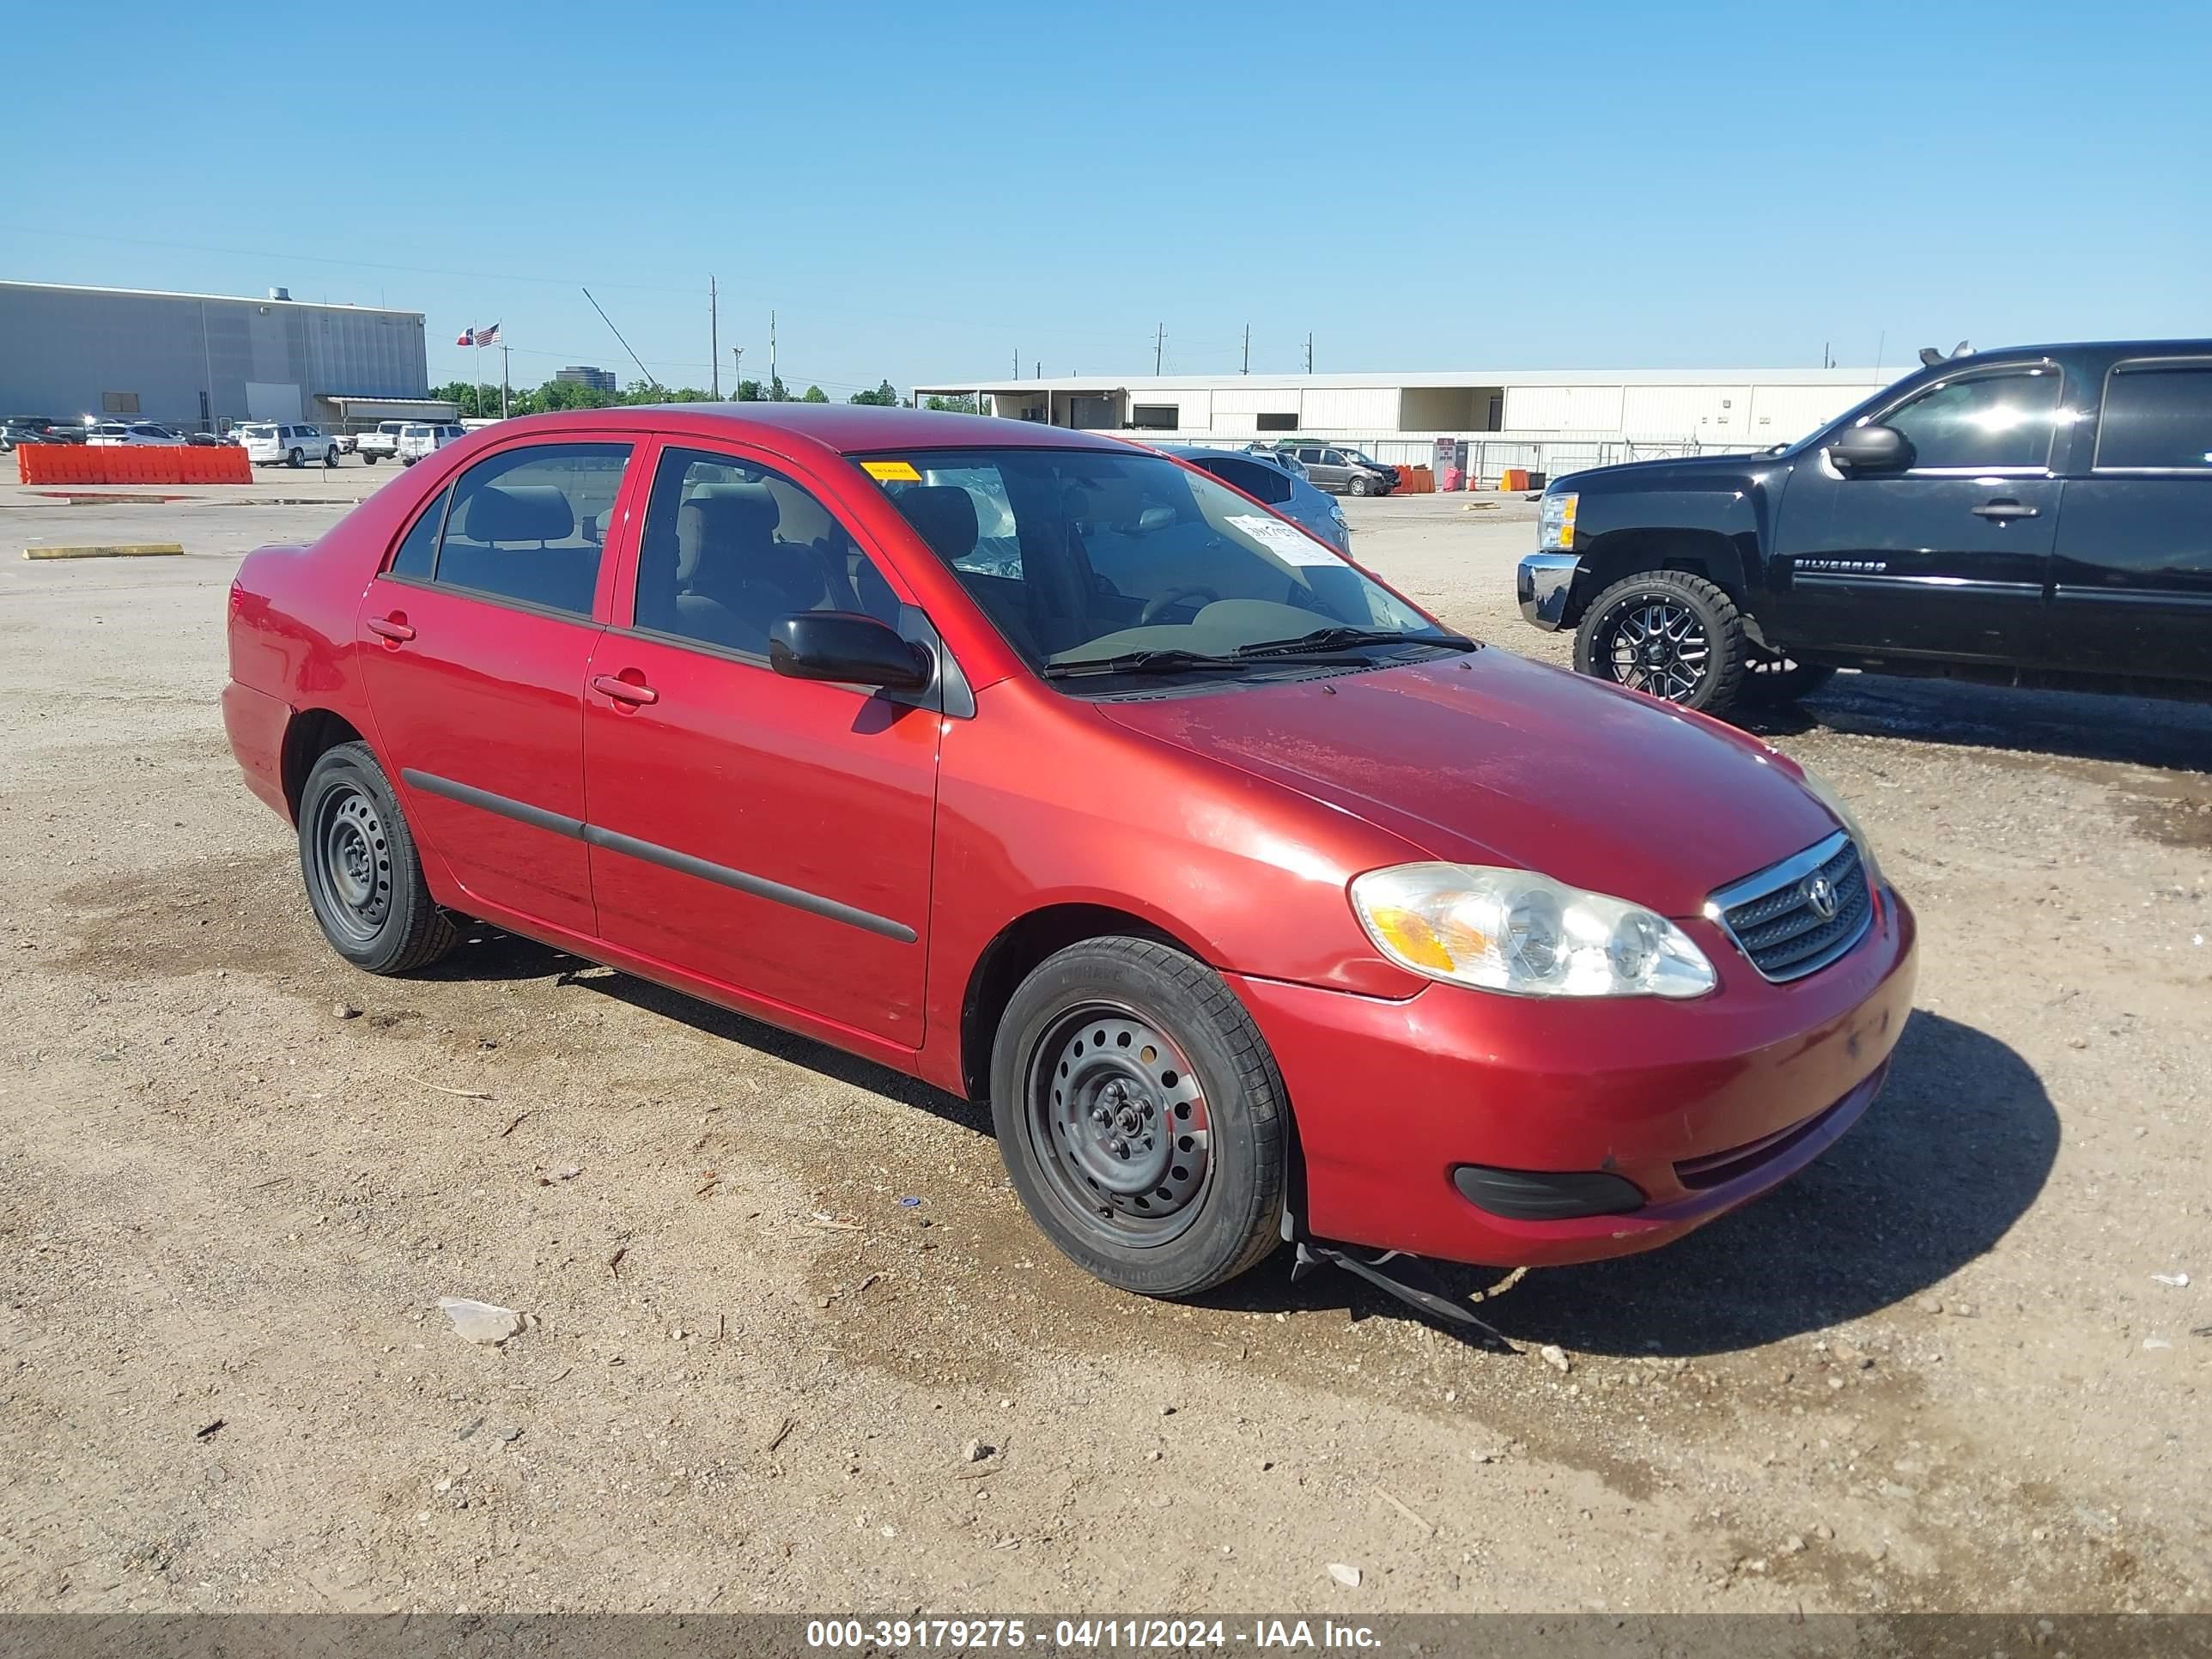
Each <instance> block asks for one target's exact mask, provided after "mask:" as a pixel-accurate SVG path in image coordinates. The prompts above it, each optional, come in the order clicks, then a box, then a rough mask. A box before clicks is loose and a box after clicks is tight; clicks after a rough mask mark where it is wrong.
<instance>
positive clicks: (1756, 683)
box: [1736, 650, 1836, 708]
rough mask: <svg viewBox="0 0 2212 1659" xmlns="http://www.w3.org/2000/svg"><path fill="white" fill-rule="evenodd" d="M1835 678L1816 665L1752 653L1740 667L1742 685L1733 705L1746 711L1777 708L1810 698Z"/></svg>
mask: <svg viewBox="0 0 2212 1659" xmlns="http://www.w3.org/2000/svg"><path fill="white" fill-rule="evenodd" d="M1833 678H1836V671H1835V670H1834V669H1832V668H1826V667H1823V666H1822V665H1820V664H1819V663H1816V662H1799V661H1798V660H1797V659H1796V658H1794V657H1778V656H1776V655H1775V654H1774V653H1772V652H1770V651H1759V650H1753V652H1752V653H1750V660H1748V661H1747V662H1746V663H1745V664H1744V665H1743V685H1742V687H1741V690H1738V691H1737V693H1736V702H1738V703H1740V704H1741V705H1743V706H1745V707H1747V708H1783V707H1784V706H1785V705H1787V704H1790V703H1793V702H1796V701H1797V700H1798V699H1799V698H1800V697H1809V696H1812V695H1813V694H1814V692H1815V691H1818V690H1820V688H1821V687H1822V686H1824V685H1826V684H1827V683H1828V682H1829V681H1830V680H1832V679H1833Z"/></svg>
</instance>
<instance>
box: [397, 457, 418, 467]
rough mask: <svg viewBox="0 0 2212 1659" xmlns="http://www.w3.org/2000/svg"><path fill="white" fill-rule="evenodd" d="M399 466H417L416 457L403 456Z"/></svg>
mask: <svg viewBox="0 0 2212 1659" xmlns="http://www.w3.org/2000/svg"><path fill="white" fill-rule="evenodd" d="M399 465H402V466H412V465H415V457H413V456H412V455H402V456H401V457H400V458H399Z"/></svg>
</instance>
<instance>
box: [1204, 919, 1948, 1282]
mask: <svg viewBox="0 0 2212 1659" xmlns="http://www.w3.org/2000/svg"><path fill="white" fill-rule="evenodd" d="M1680 925H1681V926H1682V927H1683V928H1684V929H1685V931H1686V932H1689V933H1692V936H1693V937H1695V938H1696V939H1697V942H1698V944H1699V948H1700V949H1702V950H1704V951H1705V952H1706V954H1707V956H1708V957H1710V958H1711V960H1712V961H1713V962H1714V963H1716V964H1717V965H1718V966H1719V967H1720V969H1721V975H1722V983H1721V987H1720V988H1719V990H1718V991H1717V992H1716V993H1714V994H1712V995H1711V996H1707V997H1704V998H1700V999H1698V1000H1695V1001H1692V1002H1666V1001H1662V1000H1657V999H1645V998H1638V999H1632V1000H1620V1001H1582V1000H1564V999H1562V1000H1543V999H1536V998H1516V997H1504V996H1495V995H1491V994H1486V993H1482V992H1478V991H1470V990H1465V989H1462V988H1461V987H1456V986H1450V985H1442V984H1437V985H1431V986H1428V987H1425V988H1424V989H1423V990H1421V991H1420V992H1419V993H1417V994H1415V995H1413V996H1412V997H1409V998H1407V999H1406V1000H1403V1001H1389V1000H1383V999H1380V998H1374V997H1362V996H1354V995H1351V994H1346V993H1344V992H1340V991H1328V990H1322V989H1320V988H1317V987H1310V986H1297V985H1287V984H1284V983H1282V982H1280V981H1272V980H1255V979H1249V978H1243V977H1239V976H1235V975H1232V976H1231V984H1232V986H1234V987H1235V988H1236V991H1237V994H1238V995H1239V996H1240V997H1241V998H1242V999H1243V1001H1244V1004H1245V1006H1246V1007H1247V1008H1249V1010H1250V1011H1251V1013H1252V1017H1253V1018H1254V1020H1255V1022H1256V1023H1257V1024H1258V1025H1259V1027H1260V1030H1261V1033H1262V1034H1263V1035H1264V1036H1266V1037H1267V1042H1268V1045H1269V1047H1270V1048H1272V1049H1273V1052H1274V1055H1275V1059H1276V1061H1277V1063H1278V1065H1279V1066H1280V1067H1281V1068H1282V1073H1283V1078H1284V1080H1285V1083H1286V1084H1287V1085H1289V1091H1290V1096H1291V1107H1292V1109H1293V1111H1294V1112H1295V1113H1296V1115H1297V1135H1298V1142H1299V1146H1300V1149H1301V1151H1302V1152H1303V1154H1304V1162H1305V1179H1306V1196H1305V1212H1304V1217H1303V1220H1304V1225H1305V1227H1306V1229H1307V1231H1309V1232H1310V1233H1311V1234H1312V1235H1313V1236H1314V1237H1320V1238H1329V1239H1335V1240H1338V1241H1340V1242H1342V1243H1347V1244H1358V1245H1364V1246H1369V1247H1371V1248H1375V1249H1391V1250H1403V1251H1407V1252H1409V1253H1412V1254H1414V1255H1427V1256H1435V1257H1439V1258H1442V1259H1444V1260H1447V1261H1467V1262H1478V1263H1482V1264H1485V1265H1488V1266H1496V1267H1536V1266H1545V1265H1553V1264H1558V1263H1562V1262H1571V1261H1597V1260H1601V1259H1603V1258H1605V1257H1607V1256H1614V1255H1628V1254H1630V1253H1632V1252H1634V1251H1637V1250H1645V1249H1652V1248H1654V1247H1656V1246H1657V1245H1660V1244H1664V1243H1669V1242H1671V1241H1672V1240H1674V1239H1676V1238H1679V1237H1681V1236H1682V1235H1683V1234H1685V1233H1687V1232H1689V1231H1692V1229H1694V1228H1696V1227H1699V1226H1701V1225H1704V1224H1705V1222H1708V1221H1710V1220H1711V1219H1713V1218H1714V1217H1716V1216H1718V1215H1722V1214H1724V1213H1726V1212H1728V1211H1729V1210H1731V1209H1734V1208H1735V1206H1738V1205H1740V1204H1742V1203H1744V1202H1746V1201H1747V1200H1750V1199H1752V1198H1754V1197H1756V1196H1758V1195H1759V1194H1761V1193H1764V1192H1765V1191H1767V1190H1768V1189H1769V1188H1773V1187H1775V1186H1778V1185H1779V1184H1780V1183H1781V1182H1784V1181H1786V1180H1787V1179H1789V1178H1790V1176H1793V1175H1795V1174H1796V1172H1797V1171H1798V1170H1802V1168H1804V1167H1805V1165H1806V1164H1809V1163H1811V1162H1812V1160H1813V1159H1814V1158H1816V1157H1818V1156H1819V1155H1820V1153H1821V1152H1823V1151H1825V1150H1826V1148H1827V1147H1828V1146H1831V1145H1832V1144H1833V1143H1834V1142H1835V1141H1836V1140H1837V1139H1839V1138H1840V1137H1841V1136H1842V1135H1843V1133H1844V1132H1845V1131H1846V1130H1848V1129H1849V1128H1850V1127H1851V1125H1852V1124H1853V1123H1855V1122H1857V1121H1858V1119H1859V1117H1860V1116H1861V1115H1863V1114H1864V1113H1865V1111H1866V1109H1867V1108H1868V1107H1869V1105H1870V1104H1871V1103H1872V1102H1873V1100H1874V1097H1875V1094H1876V1093H1877V1092H1878V1091H1880V1089H1881V1082H1882V1079H1883V1076H1884V1074H1885V1073H1886V1072H1887V1066H1888V1061H1889V1056H1890V1052H1891V1050H1892V1049H1893V1048H1894V1047H1895V1045H1896V1042H1897V1039H1898V1036H1899V1034H1900V1033H1901V1032H1902V1031H1903V1030H1904V1028H1905V1019H1906V1017H1907V1016H1908V1015H1909V1014H1910V1013H1911V1006H1912V985H1913V967H1914V962H1913V940H1914V931H1915V930H1914V924H1913V920H1912V914H1911V910H1910V909H1908V908H1906V907H1905V904H1904V902H1902V901H1901V900H1899V898H1898V897H1897V896H1896V895H1895V894H1894V893H1893V892H1890V891H1887V890H1885V891H1884V892H1883V893H1882V895H1881V908H1880V912H1879V914H1878V915H1876V916H1875V921H1874V922H1873V924H1872V925H1871V926H1870V927H1869V929H1868V931H1867V933H1866V936H1865V937H1864V938H1863V939H1861V940H1860V942H1859V944H1858V945H1857V946H1856V947H1855V948H1854V949H1853V950H1852V951H1850V952H1849V953H1848V954H1846V955H1845V956H1844V957H1841V958H1839V959H1838V961H1836V962H1835V963H1832V964H1831V965H1830V966H1828V967H1827V968H1825V969H1821V970H1820V972H1818V973H1815V974H1813V975H1808V976H1807V977H1806V978H1804V979H1802V980H1798V981H1792V982H1790V983H1788V984H1780V985H1778V984H1771V983H1769V982H1767V981H1765V980H1763V979H1761V978H1760V977H1759V975H1758V973H1757V972H1756V971H1755V970H1754V969H1753V968H1752V967H1751V965H1750V963H1747V961H1745V960H1744V958H1743V957H1742V956H1741V954H1740V953H1739V952H1737V951H1735V948H1734V947H1733V946H1732V945H1729V943H1728V941H1727V940H1726V939H1725V938H1724V937H1723V936H1722V935H1721V934H1720V933H1719V932H1718V930H1717V928H1715V927H1712V925H1711V923H1709V922H1705V921H1700V920H1697V919H1692V920H1690V921H1684V922H1682V923H1681V924H1680ZM1470 1166H1474V1167H1475V1168H1478V1169H1480V1170H1485V1171H1490V1172H1500V1171H1528V1172H1536V1173H1539V1174H1541V1173H1542V1172H1571V1173H1575V1174H1583V1175H1590V1176H1612V1177H1618V1178H1620V1180H1624V1181H1626V1182H1629V1183H1631V1184H1632V1185H1633V1187H1634V1188H1635V1189H1636V1192H1637V1194H1638V1195H1640V1199H1641V1202H1640V1203H1638V1204H1637V1205H1636V1206H1635V1207H1633V1208H1617V1209H1616V1210H1615V1211H1614V1212H1611V1213H1597V1214H1568V1215H1563V1216H1559V1217H1557V1218H1552V1217H1549V1216H1545V1215H1542V1214H1541V1213H1538V1214H1533V1215H1532V1214H1530V1213H1528V1212H1526V1211H1525V1210H1524V1212H1523V1213H1522V1214H1518V1215H1504V1214H1499V1213H1497V1212H1495V1211H1494V1210H1492V1209H1487V1208H1485V1207H1483V1206H1482V1205H1481V1204H1480V1203H1478V1202H1476V1201H1474V1199H1473V1198H1471V1197H1470V1196H1469V1195H1468V1193H1469V1191H1470V1190H1474V1191H1475V1192H1477V1193H1480V1192H1483V1191H1485V1190H1486V1188H1485V1187H1484V1183H1483V1182H1480V1181H1479V1180H1478V1181H1468V1180H1467V1179H1466V1178H1465V1176H1464V1172H1465V1171H1467V1170H1468V1169H1469V1167H1470ZM1590 1184H1592V1185H1595V1184H1597V1183H1590ZM1508 1207H1510V1206H1508Z"/></svg>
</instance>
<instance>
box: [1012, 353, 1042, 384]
mask: <svg viewBox="0 0 2212 1659" xmlns="http://www.w3.org/2000/svg"><path fill="white" fill-rule="evenodd" d="M1014 367H1015V368H1020V367H1021V365H1020V364H1019V363H1017V364H1015V365H1014ZM1036 377H1037V379H1039V380H1042V379H1044V359H1043V358H1042V357H1040V358H1038V359H1037V366H1036Z"/></svg>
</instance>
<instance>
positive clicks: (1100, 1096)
mask: <svg viewBox="0 0 2212 1659" xmlns="http://www.w3.org/2000/svg"><path fill="white" fill-rule="evenodd" d="M1024 1101H1025V1104H1026V1111H1025V1113H1024V1116H1025V1119H1026V1127H1027V1129H1028V1133H1029V1137H1030V1149H1031V1151H1032V1152H1034V1153H1035V1155H1036V1164H1037V1167H1038V1168H1039V1169H1041V1170H1042V1171H1043V1173H1044V1177H1045V1183H1046V1185H1047V1187H1048V1188H1049V1189H1050V1191H1051V1193H1052V1194H1053V1196H1054V1199H1055V1200H1057V1201H1058V1202H1059V1204H1060V1206H1061V1207H1062V1208H1063V1209H1064V1210H1066V1212H1068V1214H1069V1215H1070V1216H1071V1218H1073V1219H1074V1220H1075V1221H1076V1223H1077V1224H1078V1225H1079V1228H1080V1229H1081V1231H1084V1232H1085V1233H1086V1234H1088V1235H1089V1236H1090V1237H1091V1238H1093V1239H1094V1240H1097V1241H1098V1242H1100V1243H1109V1244H1115V1245H1121V1246H1123V1247H1129V1246H1135V1247H1139V1248H1150V1247H1157V1246H1158V1245H1162V1244H1166V1243H1170V1242H1172V1241H1173V1240H1175V1239H1176V1238H1179V1237H1182V1235H1183V1233H1184V1232H1186V1231H1188V1230H1189V1228H1190V1226H1191V1225H1192V1224H1193V1223H1194V1222H1195V1221H1196V1220H1197V1218H1198V1217H1199V1215H1200V1212H1202V1211H1203V1210H1204V1209H1205V1200H1206V1194H1207V1193H1208V1191H1209V1190H1211V1188H1212V1184H1213V1174H1214V1159H1213V1134H1212V1113H1211V1111H1210V1110H1209V1109H1208V1108H1207V1106H1206V1097H1205V1091H1204V1090H1203V1088H1202V1087H1201V1086H1200V1083H1199V1079H1198V1076H1197V1073H1195V1072H1194V1071H1193V1070H1192V1068H1191V1065H1190V1060H1189V1058H1188V1055H1187V1054H1184V1052H1183V1050H1182V1047H1181V1045H1179V1044H1178V1043H1176V1042H1175V1041H1174V1040H1173V1039H1172V1038H1170V1036H1168V1035H1167V1034H1166V1033H1165V1032H1164V1031H1163V1030H1161V1029H1160V1027H1159V1024H1158V1022H1157V1021H1155V1020H1153V1019H1151V1018H1148V1017H1146V1016H1145V1015H1142V1014H1139V1013H1138V1012H1136V1011H1135V1010H1134V1009H1133V1008H1128V1007H1126V1006H1121V1005H1118V1004H1114V1003H1089V1004H1085V1005H1084V1006H1080V1007H1077V1008H1073V1009H1070V1010H1069V1011H1067V1012H1066V1013H1063V1014H1061V1015H1060V1016H1059V1017H1058V1018H1055V1019H1054V1021H1053V1023H1052V1024H1051V1026H1050V1027H1049V1028H1048V1030H1046V1032H1045V1035H1044V1036H1043V1038H1042V1041H1040V1042H1038V1043H1037V1044H1036V1048H1033V1049H1032V1050H1031V1051H1030V1069H1029V1077H1028V1080H1027V1083H1026V1085H1025V1087H1024Z"/></svg>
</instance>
